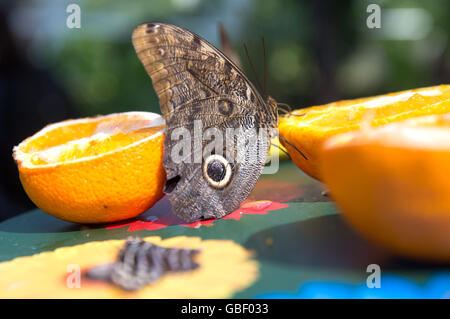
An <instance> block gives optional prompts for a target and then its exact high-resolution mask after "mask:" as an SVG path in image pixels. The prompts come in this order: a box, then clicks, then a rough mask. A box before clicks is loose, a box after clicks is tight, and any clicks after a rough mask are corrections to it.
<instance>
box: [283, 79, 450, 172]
mask: <svg viewBox="0 0 450 319" xmlns="http://www.w3.org/2000/svg"><path fill="white" fill-rule="evenodd" d="M447 112H450V85H440V86H434V87H428V88H420V89H414V90H408V91H402V92H397V93H390V94H386V95H380V96H375V97H369V98H362V99H356V100H346V101H339V102H334V103H330V104H326V105H321V106H313V107H309V108H305V109H301V110H296V111H294V112H293V113H292V115H288V116H284V117H281V118H280V122H279V126H278V128H279V132H280V135H281V136H282V137H283V138H284V139H286V140H287V141H288V142H289V143H291V144H293V145H294V146H295V147H296V148H298V149H299V150H301V151H302V152H303V153H304V154H305V155H306V157H307V158H308V159H307V160H305V159H304V158H303V157H302V156H301V155H300V154H299V153H298V152H297V151H295V150H294V149H293V148H292V147H291V146H289V145H287V144H286V143H283V141H282V144H283V145H284V146H285V147H286V148H287V150H288V152H289V154H290V155H291V158H292V160H293V161H294V163H295V164H296V165H297V166H298V167H299V168H300V169H302V170H303V171H304V172H305V173H307V174H309V175H310V176H312V177H314V178H317V179H319V180H321V179H322V177H321V174H320V169H319V168H320V160H321V159H320V150H321V148H322V144H323V143H324V141H325V140H326V139H328V138H329V137H331V136H334V135H337V134H339V133H343V132H348V131H354V130H358V129H360V128H361V127H364V126H380V125H384V124H387V123H391V122H396V121H401V120H404V119H408V118H412V117H418V116H424V115H430V114H443V113H447ZM302 114H303V115H302ZM299 115H302V116H299Z"/></svg>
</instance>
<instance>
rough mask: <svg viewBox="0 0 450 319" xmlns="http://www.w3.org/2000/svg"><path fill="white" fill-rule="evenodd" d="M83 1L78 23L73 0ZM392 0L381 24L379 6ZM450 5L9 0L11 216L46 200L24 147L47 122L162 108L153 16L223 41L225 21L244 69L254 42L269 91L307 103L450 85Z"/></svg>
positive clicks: (1, 108)
mask: <svg viewBox="0 0 450 319" xmlns="http://www.w3.org/2000/svg"><path fill="white" fill-rule="evenodd" d="M71 3H76V4H78V5H79V6H80V8H81V28H80V29H69V28H68V27H67V26H66V19H67V16H68V15H69V14H68V13H66V8H67V6H68V5H69V4H71ZM371 3H376V4H378V5H380V7H381V28H380V29H369V28H368V27H367V25H366V20H367V18H368V16H369V15H370V13H368V12H367V11H366V9H367V6H368V5H369V4H371ZM449 13H450V2H449V1H447V0H432V1H402V0H398V1H373V0H372V1H362V0H354V1H350V0H349V1H332V0H329V1H324V0H323V1H299V0H283V1H280V0H265V1H262V0H261V1H257V0H221V1H219V0H170V1H168V0H139V1H118V0H114V1H112V0H95V1H94V0H92V1H87V0H71V1H70V0H67V1H66V0H33V1H18V0H14V1H1V2H0V39H1V41H0V145H1V149H0V151H1V153H0V154H1V155H0V161H1V174H2V175H1V180H0V181H1V184H0V220H2V219H5V218H7V217H10V216H13V215H15V214H18V213H21V212H24V211H26V210H27V209H30V208H32V207H34V206H33V205H32V203H31V202H30V201H29V200H28V198H27V196H26V195H25V193H24V192H23V190H22V188H21V185H20V182H19V179H18V175H17V169H16V167H15V164H14V162H13V160H12V157H11V153H12V147H13V146H14V145H17V144H18V143H19V142H21V141H22V140H23V139H25V138H26V137H28V136H30V135H32V134H33V133H35V132H36V131H38V130H39V129H41V128H42V127H43V126H44V125H46V124H48V123H51V122H56V121H60V120H63V119H67V118H73V117H81V116H89V115H94V114H108V113H113V112H123V111H129V110H143V111H153V112H159V105H158V100H157V98H156V95H155V93H154V91H153V88H152V84H151V80H150V78H149V77H148V76H147V74H146V73H145V70H144V68H143V67H142V65H141V64H140V62H139V60H138V59H137V56H136V54H135V52H134V49H133V47H132V45H131V38H130V37H131V32H132V30H133V29H134V27H135V26H136V25H138V24H140V23H143V22H149V21H159V22H168V23H173V24H177V25H179V26H182V27H185V28H187V29H190V30H191V31H193V32H195V33H197V34H199V35H201V36H202V37H204V38H205V39H207V40H208V41H210V42H211V43H212V44H214V45H215V46H217V47H218V46H219V37H218V30H217V24H218V23H219V22H221V23H223V24H224V26H225V28H226V29H227V31H228V33H229V35H230V37H231V40H232V42H233V44H234V45H235V48H236V50H237V51H238V53H239V55H240V58H241V61H242V64H243V68H244V71H245V72H246V74H247V75H248V77H249V78H250V80H252V81H253V82H256V78H255V76H254V74H253V73H252V72H251V68H250V67H249V62H248V60H247V57H246V56H245V53H244V52H245V51H244V49H243V43H246V44H247V46H248V48H249V53H250V56H251V60H252V62H253V64H254V65H255V69H256V73H257V74H258V78H259V81H260V82H263V77H264V74H263V73H264V72H263V71H264V61H263V60H264V59H263V56H264V55H263V50H262V46H261V38H262V37H264V39H265V44H266V55H267V56H266V63H267V84H268V93H269V94H270V95H271V96H273V97H274V98H275V99H276V100H277V101H279V102H284V103H288V104H290V105H291V106H292V107H293V108H301V107H306V106H310V105H315V104H321V103H327V102H332V101H334V100H338V99H346V98H354V97H361V96H369V95H374V94H379V93H386V92H392V91H398V90H403V89H410V88H416V87H421V86H429V85H435V84H441V83H449V82H450V81H449V78H450V53H449V44H448V35H449V31H450V19H449Z"/></svg>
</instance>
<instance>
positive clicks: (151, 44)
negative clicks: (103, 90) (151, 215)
mask: <svg viewBox="0 0 450 319" xmlns="http://www.w3.org/2000/svg"><path fill="white" fill-rule="evenodd" d="M132 40H133V45H134V47H135V49H136V52H137V54H138V56H139V59H140V60H141V62H142V64H143V65H144V67H145V69H146V70H147V72H148V74H149V75H150V77H151V79H152V82H153V87H154V89H155V91H156V93H157V95H158V97H159V102H160V107H161V111H162V113H163V115H164V118H165V120H166V135H165V136H166V137H165V140H164V162H163V164H164V168H165V170H166V173H167V179H168V182H167V185H166V190H165V191H166V193H167V194H168V196H169V200H170V201H171V204H172V210H173V212H174V213H175V215H177V216H179V217H181V218H183V219H185V220H187V221H191V220H195V219H198V218H213V217H222V216H224V215H226V214H228V213H230V212H232V211H233V210H235V209H237V208H238V207H239V204H240V203H241V202H242V201H243V200H245V199H246V198H247V196H248V194H249V193H250V191H251V190H252V189H253V186H254V184H255V183H256V181H257V180H258V178H259V175H260V174H261V170H262V168H263V166H264V162H265V158H266V156H267V152H268V147H269V142H268V141H267V140H264V141H263V143H262V144H261V145H260V143H255V142H254V141H253V142H249V143H248V144H247V145H246V146H244V149H243V151H242V153H241V154H244V158H246V160H245V161H243V162H239V163H238V162H234V161H233V160H232V159H230V158H233V156H235V155H236V153H237V151H238V150H237V149H236V146H235V145H236V142H237V141H240V140H244V139H249V137H251V136H253V135H255V133H254V132H253V131H255V130H256V131H259V130H264V131H266V130H267V131H268V130H269V129H270V128H274V127H276V125H277V114H276V105H274V104H273V103H267V102H266V101H264V99H263V98H262V97H261V96H260V94H259V93H258V92H257V91H256V89H255V88H254V86H253V85H252V84H251V83H250V82H249V81H248V80H247V78H246V77H245V75H244V74H243V72H242V71H241V70H240V69H239V68H238V67H237V66H235V65H234V64H233V62H232V61H230V60H229V59H228V58H227V57H226V56H225V55H223V54H222V53H221V52H220V51H219V50H217V49H216V48H214V47H213V46H212V45H211V44H209V43H208V42H207V41H205V40H203V39H201V38H200V37H199V36H198V35H196V34H194V33H192V32H190V31H188V30H185V29H182V28H179V27H176V26H173V25H169V24H163V23H147V24H143V25H140V26H138V27H137V28H136V29H135V30H134V32H133V36H132ZM196 123H197V124H198V123H200V124H201V128H200V133H201V134H200V136H198V134H197V135H196V134H195V132H196V127H195V125H197V124H196ZM197 126H198V125H197ZM238 127H242V128H243V131H242V132H239V133H238V136H234V137H233V138H232V139H228V140H226V141H224V144H225V145H224V146H223V149H221V150H220V151H221V154H222V155H223V156H222V157H223V158H218V156H219V155H220V154H212V155H214V156H212V157H211V158H209V160H208V158H207V157H206V155H205V154H204V150H205V147H206V145H207V141H205V140H204V139H203V138H202V136H203V135H202V134H203V133H204V132H205V131H206V130H208V129H211V128H215V129H217V130H219V131H220V132H221V133H222V134H223V136H225V134H226V133H225V132H226V130H227V129H228V128H235V129H236V128H238ZM180 129H186V130H188V132H190V133H192V134H191V137H192V139H191V143H190V147H189V150H188V151H186V152H185V153H186V154H184V153H183V154H182V158H183V161H181V162H180V161H177V162H176V161H174V159H173V151H174V150H175V149H177V145H175V144H176V143H175V142H174V139H173V135H174V133H177V132H178V131H179V130H180ZM239 134H240V135H239ZM222 151H223V152H222ZM214 152H216V151H214ZM202 156H203V158H202ZM199 157H200V160H198V158H199ZM241 158H242V157H241ZM221 165H222V166H221ZM208 174H209V175H208ZM211 176H212V177H214V178H215V179H220V178H225V177H226V178H227V181H226V182H223V183H219V184H217V183H215V182H214V178H213V179H211Z"/></svg>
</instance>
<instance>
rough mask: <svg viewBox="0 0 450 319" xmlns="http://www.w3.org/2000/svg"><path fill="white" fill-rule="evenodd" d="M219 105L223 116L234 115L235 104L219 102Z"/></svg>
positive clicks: (224, 101)
mask: <svg viewBox="0 0 450 319" xmlns="http://www.w3.org/2000/svg"><path fill="white" fill-rule="evenodd" d="M217 104H218V108H219V112H220V113H221V114H223V115H230V114H231V113H233V108H234V107H233V103H231V102H230V101H228V100H223V99H222V100H219V102H217Z"/></svg>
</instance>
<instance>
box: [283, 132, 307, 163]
mask: <svg viewBox="0 0 450 319" xmlns="http://www.w3.org/2000/svg"><path fill="white" fill-rule="evenodd" d="M278 138H279V139H281V140H283V142H285V143H286V144H288V145H289V146H291V147H292V148H293V149H294V150H296V151H297V152H298V153H299V154H300V155H301V156H302V157H303V158H304V159H305V160H308V158H307V157H306V156H305V154H303V153H302V151H300V150H299V149H298V148H297V147H295V145H293V144H291V143H289V142H288V141H286V139H285V138H284V137H283V136H281V135H278Z"/></svg>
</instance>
